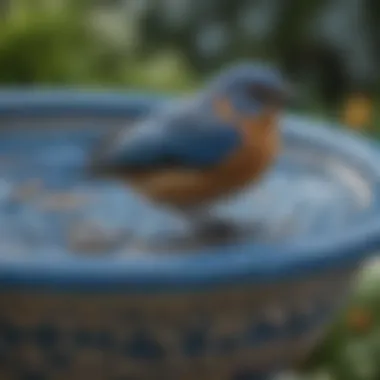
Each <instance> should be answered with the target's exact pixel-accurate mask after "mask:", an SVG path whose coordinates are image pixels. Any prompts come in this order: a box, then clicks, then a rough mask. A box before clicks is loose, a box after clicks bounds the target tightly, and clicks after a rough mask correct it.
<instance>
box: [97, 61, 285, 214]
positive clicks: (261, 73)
mask: <svg viewBox="0 0 380 380" xmlns="http://www.w3.org/2000/svg"><path fill="white" fill-rule="evenodd" d="M287 98H288V88H287V84H286V82H285V80H284V78H283V77H282V75H281V73H280V72H279V71H278V70H277V69H276V68H275V67H272V66H270V65H267V64H262V63H257V62H256V63H244V64H239V65H236V66H233V67H230V68H227V69H226V70H223V71H222V72H221V73H219V74H218V75H216V76H215V77H214V78H212V79H211V80H210V81H209V83H208V84H207V85H206V86H205V87H204V88H203V89H202V90H201V91H199V92H198V93H196V94H195V95H194V96H191V97H189V98H185V99H184V100H182V101H180V102H179V104H178V102H175V103H173V104H171V105H170V107H169V108H163V109H162V110H160V111H157V112H155V113H152V114H151V115H149V116H148V117H146V118H145V119H143V120H140V121H137V122H136V123H135V125H133V126H127V127H125V128H122V129H121V130H119V131H117V132H116V133H111V134H110V135H108V136H105V138H104V139H103V140H102V141H101V142H100V145H99V146H97V147H96V149H95V151H94V154H93V157H92V159H91V172H92V173H94V174H96V175H98V176H103V177H109V178H116V179H120V180H122V181H124V182H125V183H128V185H129V186H130V187H132V188H133V189H135V190H136V191H138V192H139V193H141V194H142V195H143V196H145V197H147V198H148V199H150V200H151V201H153V202H157V203H159V204H163V205H166V206H168V207H171V208H175V209H177V210H182V211H183V210H191V209H200V208H203V207H205V206H206V205H209V204H211V203H213V202H214V201H216V200H219V199H221V198H222V197H226V196H228V195H231V194H234V193H235V192H237V191H239V190H240V189H242V188H244V187H245V186H247V185H248V184H251V183H252V182H256V181H258V180H259V179H260V178H261V176H262V175H263V173H265V172H266V170H267V169H268V168H269V167H270V166H271V164H272V163H273V161H274V160H275V159H276V156H277V154H278V151H279V149H280V133H279V130H278V120H279V117H280V114H281V112H282V110H283V108H284V106H285V103H286V100H287Z"/></svg>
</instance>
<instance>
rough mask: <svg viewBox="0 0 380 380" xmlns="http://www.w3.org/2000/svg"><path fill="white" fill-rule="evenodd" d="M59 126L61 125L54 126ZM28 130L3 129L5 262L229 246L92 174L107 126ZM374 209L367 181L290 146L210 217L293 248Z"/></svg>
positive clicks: (0, 178)
mask: <svg viewBox="0 0 380 380" xmlns="http://www.w3.org/2000/svg"><path fill="white" fill-rule="evenodd" d="M13 123H14V121H13ZM49 123H50V124H49ZM52 123H53V124H54V125H55V126H56V128H54V129H52V128H49V125H50V126H51V125H53V124H52ZM23 124H28V121H27V120H24V121H20V122H19V126H18V127H19V128H18V129H15V128H9V129H8V130H4V131H3V132H0V134H1V136H0V234H1V236H0V237H1V238H0V260H17V259H20V260H22V259H23V258H25V256H28V257H30V256H31V255H46V256H47V257H49V258H50V259H54V257H56V256H60V255H61V256H62V255H99V254H100V255H104V254H108V255H124V256H128V255H135V254H138V255H141V254H152V253H154V252H170V251H171V249H172V248H175V249H176V251H178V248H179V249H183V250H186V249H187V248H189V247H191V248H194V247H198V246H199V245H205V244H221V243H225V241H220V240H218V241H214V240H212V239H211V240H210V239H209V240H207V239H206V240H205V238H204V236H202V238H201V237H200V236H197V235H194V231H193V230H191V229H190V228H189V223H188V221H186V220H183V219H181V218H180V217H179V215H176V214H174V213H171V212H168V211H167V210H164V209H162V208H159V207H155V206H153V205H151V204H149V203H147V202H146V201H145V200H144V199H141V197H140V196H139V195H138V194H135V193H133V192H132V191H131V190H129V189H128V188H127V187H126V186H124V185H122V184H120V183H116V182H114V183H111V182H105V181H94V180H91V181H90V180H89V179H88V178H87V177H86V176H85V167H86V162H87V157H88V152H89V150H90V149H91V147H92V145H93V143H94V142H95V141H96V139H97V138H98V137H99V136H100V134H101V130H102V127H103V125H104V121H103V123H102V126H98V124H99V123H97V122H96V120H93V121H86V120H67V121H66V122H64V121H62V120H59V123H58V122H55V121H54V120H50V121H41V122H40V123H34V124H33V126H34V127H35V126H38V127H39V129H38V130H31V129H30V128H29V129H24V127H25V125H23ZM58 124H59V127H57V125H58ZM114 124H118V123H113V124H112V123H111V122H110V123H109V124H108V126H109V127H110V128H111V127H113V126H114ZM68 126H70V128H68ZM87 126H90V127H91V128H86V127H87ZM79 127H80V128H79ZM371 204H372V199H371V188H370V183H369V182H368V181H366V178H365V177H364V176H363V175H362V174H360V173H359V172H358V171H356V170H355V169H354V168H351V167H349V166H348V165H346V164H344V163H343V162H340V161H338V160H337V159H336V158H334V157H332V156H328V155H326V154H324V153H323V152H322V153H321V152H318V150H314V151H313V150H311V149H309V148H305V147H303V146H302V145H297V144H294V143H291V144H285V149H284V151H283V154H282V156H281V157H280V158H279V161H278V163H277V164H276V165H275V167H274V168H273V169H272V170H271V171H270V172H269V173H268V175H267V176H266V178H264V180H263V182H262V183H261V184H260V186H258V187H254V188H248V189H246V190H245V191H243V192H242V193H241V194H239V195H238V196H237V197H235V198H231V199H229V200H226V201H224V202H222V203H220V204H216V205H215V206H214V207H213V208H212V209H211V211H210V212H211V214H212V215H213V216H214V217H215V218H216V219H218V220H224V221H229V223H231V224H232V225H233V226H234V227H236V234H235V235H234V239H235V241H236V240H239V241H240V240H254V241H257V242H292V241H295V240H297V239H301V238H305V237H306V238H307V237H308V236H313V237H315V236H316V235H321V236H322V235H328V234H332V233H334V232H336V231H339V230H341V229H344V228H346V227H347V226H350V225H354V224H355V223H360V221H361V220H362V219H363V218H364V217H365V212H366V211H367V210H368V209H369V208H370V207H371ZM219 237H220V236H219ZM230 238H231V236H229V237H228V239H230Z"/></svg>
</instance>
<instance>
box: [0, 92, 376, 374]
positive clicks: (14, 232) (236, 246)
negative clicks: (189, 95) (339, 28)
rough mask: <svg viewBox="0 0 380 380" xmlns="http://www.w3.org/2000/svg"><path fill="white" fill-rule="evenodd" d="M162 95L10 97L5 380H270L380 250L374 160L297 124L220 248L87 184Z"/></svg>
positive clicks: (3, 184) (329, 132)
mask: <svg viewBox="0 0 380 380" xmlns="http://www.w3.org/2000/svg"><path fill="white" fill-rule="evenodd" d="M166 100H167V99H166V98H163V97H157V96H151V95H144V94H141V95H138V94H122V93H90V92H75V91H72V92H71V91H3V92H0V231H1V239H0V284H1V291H0V341H1V342H2V346H1V356H0V360H1V369H0V374H1V379H3V380H8V379H14V378H17V379H20V380H21V379H25V380H26V379H36V380H37V379H38V380H45V379H61V378H67V379H72V380H75V379H78V380H79V379H85V378H88V379H90V378H91V379H92V380H96V379H99V380H100V379H114V380H121V379H136V380H137V379H143V380H144V379H165V380H171V379H173V380H177V379H181V380H182V379H189V380H190V379H191V380H192V379H197V380H203V379H218V380H248V379H259V378H260V379H261V378H268V377H270V375H271V374H274V373H277V372H279V371H281V370H285V369H288V368H292V367H293V366H295V365H297V364H298V363H300V361H302V360H303V359H304V358H305V354H307V353H309V352H310V350H311V349H312V348H313V347H314V345H315V344H316V342H318V341H319V339H320V338H321V337H322V336H323V334H324V331H325V330H326V327H327V326H328V324H329V323H330V322H331V320H332V318H333V316H334V315H335V313H336V312H337V311H339V310H340V309H341V308H342V307H343V305H344V303H345V301H346V299H347V296H348V295H349V292H350V286H351V283H352V281H353V280H354V278H355V274H356V273H357V272H358V270H359V269H360V267H361V264H362V263H363V261H364V260H365V259H366V258H367V257H368V256H370V255H371V254H372V253H373V252H374V251H375V250H377V249H378V248H379V246H380V216H378V208H379V205H380V182H379V175H380V169H379V167H380V165H379V162H380V153H379V152H378V151H377V149H376V147H375V146H374V145H372V143H370V142H368V141H364V140H361V139H359V138H358V137H356V136H354V135H349V134H345V133H343V132H340V131H338V130H334V129H330V128H328V127H326V126H324V125H323V123H321V122H319V123H318V122H316V121H312V120H310V119H308V118H303V117H300V116H294V115H293V116H287V117H285V118H284V120H283V122H282V131H283V136H284V147H283V151H282V154H281V157H280V158H279V160H278V162H277V163H276V165H275V166H274V168H273V169H272V170H271V171H270V172H269V173H268V175H267V176H266V177H265V178H264V179H263V182H262V183H261V184H260V186H258V187H257V188H248V189H246V190H245V191H244V192H243V193H242V194H239V195H238V196H237V197H235V198H234V199H230V200H228V202H225V203H223V204H219V205H217V206H216V207H215V210H214V211H215V213H217V214H218V215H221V216H223V217H225V218H227V219H229V220H234V221H236V223H237V225H239V226H248V227H252V229H250V228H248V229H247V231H251V230H252V231H253V232H254V233H242V234H241V235H237V236H235V238H234V240H224V241H213V242H212V243H210V242H207V241H202V240H200V239H197V237H194V236H192V235H191V236H190V234H188V229H187V226H186V224H185V223H184V221H183V220H180V219H178V217H177V216H176V215H171V214H169V213H168V212H166V211H165V210H161V209H159V208H157V207H153V206H152V205H149V204H147V203H146V202H144V200H142V199H141V198H139V197H138V196H137V195H136V194H133V193H132V192H130V191H128V189H126V188H125V186H122V185H121V184H119V183H111V182H106V181H100V180H97V181H95V180H91V179H89V178H88V177H87V176H86V175H85V170H84V169H85V166H86V162H87V157H88V152H89V149H91V147H92V146H93V144H94V142H96V141H97V139H98V138H99V137H100V136H101V135H102V133H104V132H105V131H106V130H110V129H111V128H117V127H119V126H122V125H123V124H125V123H128V122H131V121H132V120H133V119H135V118H136V117H140V116H143V115H144V114H145V113H146V112H148V111H150V110H152V109H155V108H156V107H160V106H162V104H163V103H164V102H165V101H166Z"/></svg>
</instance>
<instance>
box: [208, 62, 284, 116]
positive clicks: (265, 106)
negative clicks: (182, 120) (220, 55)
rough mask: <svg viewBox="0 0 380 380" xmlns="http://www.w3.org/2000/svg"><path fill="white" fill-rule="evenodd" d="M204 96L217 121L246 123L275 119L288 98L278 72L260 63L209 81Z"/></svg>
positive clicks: (231, 69) (241, 67)
mask: <svg viewBox="0 0 380 380" xmlns="http://www.w3.org/2000/svg"><path fill="white" fill-rule="evenodd" d="M206 93H207V94H208V99H210V100H211V101H212V107H213V109H214V113H215V114H216V116H217V117H218V118H222V119H223V120H225V121H244V122H245V123H246V122H248V123H249V122H255V123H256V122H257V120H258V119H260V118H267V119H268V121H270V120H271V119H274V118H276V117H277V116H278V114H279V113H280V112H281V111H282V110H283V108H284V107H285V105H286V103H287V101H288V100H289V98H290V91H289V88H288V84H287V83H286V81H285V79H284V78H283V77H282V75H281V73H280V71H278V70H277V69H276V68H275V67H273V66H270V65H267V64H261V63H260V64H259V63H251V64H241V65H237V66H234V67H232V68H230V69H227V70H225V71H223V72H222V73H221V74H220V75H218V76H216V78H214V80H212V81H211V83H210V85H209V88H208V90H206Z"/></svg>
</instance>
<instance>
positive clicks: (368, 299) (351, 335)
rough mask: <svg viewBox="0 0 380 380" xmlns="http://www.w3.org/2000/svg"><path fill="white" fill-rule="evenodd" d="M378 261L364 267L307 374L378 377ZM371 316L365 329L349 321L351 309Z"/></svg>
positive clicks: (336, 378)
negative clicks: (343, 309)
mask: <svg viewBox="0 0 380 380" xmlns="http://www.w3.org/2000/svg"><path fill="white" fill-rule="evenodd" d="M379 270H380V264H379V263H378V262H377V263H375V264H373V265H369V266H368V267H366V268H365V270H364V271H363V273H362V274H361V276H360V278H359V281H358V283H357V285H356V287H355V289H356V290H355V293H354V295H353V297H352V299H351V301H350V304H349V306H348V308H347V309H346V310H345V311H344V312H343V313H342V315H341V316H340V317H339V318H338V320H337V322H336V323H335V324H334V326H332V328H331V330H330V332H329V333H328V334H327V337H326V339H325V341H324V342H323V343H322V345H321V346H320V347H318V349H317V350H316V351H315V352H314V353H313V355H312V356H311V358H310V362H309V363H307V365H306V367H305V368H304V370H305V372H306V373H315V372H318V371H320V370H321V369H323V370H324V371H325V372H327V373H329V374H330V376H331V378H332V379H333V380H378V379H380V362H379V360H380V292H379V289H380V277H379ZM355 310H360V311H363V312H364V313H365V314H366V315H368V316H370V319H371V321H370V324H369V326H368V328H367V329H364V330H362V331H360V330H359V331H358V330H356V329H354V328H353V326H352V324H350V323H349V318H348V316H349V315H350V311H355Z"/></svg>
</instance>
